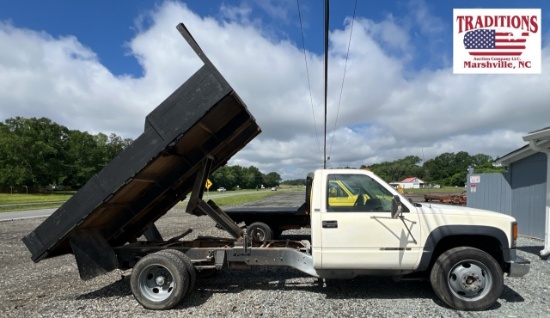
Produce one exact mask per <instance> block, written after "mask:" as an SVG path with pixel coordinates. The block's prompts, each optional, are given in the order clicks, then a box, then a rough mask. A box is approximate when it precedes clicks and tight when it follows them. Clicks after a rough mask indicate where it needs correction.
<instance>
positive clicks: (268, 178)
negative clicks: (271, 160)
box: [263, 172, 281, 188]
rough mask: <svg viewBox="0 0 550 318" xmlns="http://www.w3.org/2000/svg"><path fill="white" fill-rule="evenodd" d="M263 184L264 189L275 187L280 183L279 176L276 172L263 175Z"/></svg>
mask: <svg viewBox="0 0 550 318" xmlns="http://www.w3.org/2000/svg"><path fill="white" fill-rule="evenodd" d="M263 183H264V185H265V186H266V187H269V188H271V187H276V186H278V185H279V184H280V183H281V176H280V175H279V174H278V173H277V172H270V173H268V174H266V175H264V178H263Z"/></svg>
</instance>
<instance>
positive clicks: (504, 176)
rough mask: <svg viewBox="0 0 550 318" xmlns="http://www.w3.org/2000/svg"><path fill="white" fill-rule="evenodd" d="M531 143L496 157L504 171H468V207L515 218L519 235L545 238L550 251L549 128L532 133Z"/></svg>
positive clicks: (530, 134)
mask: <svg viewBox="0 0 550 318" xmlns="http://www.w3.org/2000/svg"><path fill="white" fill-rule="evenodd" d="M523 140H524V141H526V142H528V144H527V145H525V146H524V147H522V148H519V149H517V150H514V151H512V152H510V153H508V154H506V155H504V156H502V157H500V158H498V159H497V160H495V165H496V166H502V167H508V171H507V172H505V173H488V174H473V173H469V174H468V180H467V189H468V206H469V207H473V208H483V209H489V210H493V211H497V212H502V213H506V214H509V215H512V216H513V217H515V218H516V219H517V220H518V222H519V225H520V234H522V235H526V236H530V237H535V238H540V239H543V240H544V249H543V250H541V251H540V254H541V255H542V256H545V255H548V254H550V238H549V232H550V182H549V181H550V160H548V157H549V156H550V127H546V128H543V129H540V130H536V131H533V132H530V133H529V134H527V135H526V136H524V137H523Z"/></svg>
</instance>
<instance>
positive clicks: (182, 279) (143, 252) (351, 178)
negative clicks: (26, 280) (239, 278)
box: [23, 24, 529, 310]
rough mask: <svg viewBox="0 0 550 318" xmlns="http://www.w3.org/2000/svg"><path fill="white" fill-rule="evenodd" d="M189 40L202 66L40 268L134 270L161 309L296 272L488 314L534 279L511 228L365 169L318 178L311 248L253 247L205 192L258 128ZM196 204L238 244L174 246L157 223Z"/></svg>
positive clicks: (85, 199)
mask: <svg viewBox="0 0 550 318" xmlns="http://www.w3.org/2000/svg"><path fill="white" fill-rule="evenodd" d="M178 30H179V31H180V33H181V34H182V35H183V37H184V38H185V39H186V40H187V42H188V43H189V44H190V46H191V47H192V48H193V49H194V50H195V52H196V53H197V55H198V56H199V57H200V58H201V59H202V61H203V62H204V66H203V67H201V68H200V69H199V70H198V71H197V72H196V73H195V74H194V75H193V76H192V77H191V78H190V79H188V80H187V81H186V82H185V83H184V84H182V85H181V86H180V87H179V88H178V89H177V90H176V91H175V92H174V93H173V94H172V95H171V96H169V97H168V98H167V99H166V100H165V101H164V102H163V103H161V104H160V105H159V106H158V107H157V108H156V109H154V110H153V111H152V112H151V113H150V114H149V115H148V116H147V117H146V120H145V127H144V132H143V134H142V135H141V136H139V137H138V138H137V139H136V140H135V141H134V143H133V144H132V145H130V146H129V147H128V148H126V149H125V150H124V151H123V152H122V153H121V154H120V155H119V156H118V157H116V158H115V159H114V160H113V161H112V162H110V163H109V164H108V165H107V166H105V168H104V169H103V170H101V171H100V172H99V173H98V174H97V175H95V176H94V177H93V178H92V179H90V180H89V181H88V182H87V183H86V185H85V186H84V187H83V188H82V189H80V190H79V191H78V192H77V193H76V194H75V195H74V196H73V197H72V198H71V199H70V200H68V201H67V202H66V203H65V204H64V205H62V206H61V207H60V208H59V209H58V210H56V211H55V212H54V213H53V214H52V215H51V216H50V217H48V218H47V219H46V220H44V222H43V223H42V224H40V225H39V226H38V227H37V228H36V229H35V230H34V231H33V232H31V233H30V234H29V235H27V236H25V237H24V238H23V242H24V243H25V245H26V246H27V248H28V249H29V251H30V252H31V257H32V259H33V260H34V261H35V262H38V261H42V260H46V259H48V258H50V257H55V256H58V255H63V254H67V253H72V254H74V256H75V259H76V263H77V266H78V270H79V274H80V277H81V278H82V279H90V278H93V277H96V276H98V275H101V274H104V273H106V272H109V271H112V270H115V269H122V270H127V269H132V273H131V278H130V285H131V290H132V292H133V294H134V296H135V298H136V300H137V301H138V302H139V303H140V304H141V305H143V306H144V307H145V308H149V309H169V308H172V307H174V306H175V305H177V304H178V303H180V302H181V301H185V298H186V297H187V296H188V295H189V294H191V293H192V292H193V290H194V287H195V283H196V279H195V278H196V275H197V273H201V274H203V275H208V274H210V273H213V272H215V271H219V270H224V269H242V270H247V269H249V268H252V267H256V266H285V267H291V268H295V269H297V270H299V271H301V272H303V273H304V274H307V275H311V276H314V277H319V278H324V279H331V278H337V279H345V278H353V277H356V276H359V275H388V276H394V277H398V278H399V277H403V278H419V279H429V280H430V281H431V284H432V286H433V289H434V291H435V293H436V294H437V296H438V297H439V298H441V299H442V300H443V301H444V302H445V303H446V304H447V305H449V306H450V307H452V308H456V309H460V310H484V309H487V308H489V307H490V306H492V305H493V304H494V303H495V301H496V300H497V298H498V297H499V296H500V294H501V292H502V290H503V284H504V278H505V274H506V275H508V276H523V275H525V274H526V273H527V272H528V271H529V261H527V260H525V259H523V258H521V257H519V256H517V255H516V239H517V223H516V221H515V220H514V219H513V218H512V217H510V216H507V215H504V214H499V213H494V212H489V211H481V210H474V209H468V208H464V207H456V206H442V205H435V204H430V203H422V204H415V203H411V202H410V201H408V200H407V199H405V198H404V197H403V196H401V195H400V194H399V193H398V192H397V191H396V190H395V189H393V188H392V187H391V186H390V185H388V184H387V183H386V182H384V181H383V180H381V179H380V178H378V177H377V176H376V175H374V174H373V173H372V172H370V171H366V170H355V169H346V170H330V169H329V170H318V171H316V172H315V173H314V178H313V179H312V181H311V182H310V183H309V186H308V187H307V198H306V204H305V207H304V209H305V210H304V211H305V212H304V213H306V214H307V215H308V216H309V218H310V226H311V240H307V241H306V240H304V241H290V240H284V241H278V240H269V241H267V242H264V241H262V240H255V239H254V236H249V235H247V234H246V233H245V231H243V229H241V228H240V227H239V226H238V225H237V224H236V223H235V222H234V221H233V220H232V219H231V218H230V217H229V216H227V214H225V213H224V211H223V210H221V209H220V208H219V207H218V206H216V204H215V203H214V202H213V201H212V200H210V201H208V202H205V201H204V200H203V193H204V184H205V182H206V180H207V178H208V176H209V175H210V174H211V173H212V172H213V171H215V170H216V169H217V168H219V167H220V166H222V165H224V164H225V163H226V162H227V161H228V160H229V159H230V158H231V156H232V155H234V154H235V153H236V152H238V151H239V150H240V149H241V148H243V147H244V146H245V145H246V144H247V143H248V142H249V141H251V140H252V139H253V138H254V137H255V136H256V135H258V134H259V133H260V128H259V127H258V125H257V124H256V122H255V119H254V117H253V116H252V115H251V114H250V113H249V112H248V110H247V107H246V106H245V104H244V103H243V101H242V100H241V99H240V98H239V96H238V95H237V93H236V92H235V91H234V90H233V89H232V88H231V86H230V85H229V84H228V83H227V82H226V81H225V79H224V78H223V77H222V76H221V74H220V73H219V72H218V71H217V69H216V68H215V67H214V65H213V64H212V63H211V62H210V61H209V60H208V58H207V57H206V55H205V54H204V53H203V52H202V50H201V49H200V47H199V46H198V44H197V43H196V42H195V40H194V39H193V37H192V36H191V34H190V33H189V32H188V31H187V29H186V28H185V26H184V25H183V24H180V25H178ZM335 184H336V185H342V186H343V185H345V187H346V188H348V189H352V190H353V193H354V195H353V200H350V198H347V199H346V200H339V199H338V198H335V197H334V196H333V193H332V187H333V186H334V185H335ZM189 194H191V196H190V198H189V202H188V204H187V208H186V209H187V210H186V211H187V212H188V213H190V214H193V215H197V216H201V215H208V216H209V217H211V218H212V219H213V220H215V221H216V223H217V224H218V225H219V226H220V227H221V228H223V229H224V230H226V231H227V232H228V233H229V234H230V236H231V237H232V238H228V237H220V238H215V237H199V238H197V239H195V240H188V241H185V240H184V238H185V236H186V235H187V234H188V233H189V231H184V232H183V233H182V234H181V235H178V236H175V237H172V238H169V239H164V238H163V237H162V235H161V234H160V232H159V231H158V229H157V228H156V226H155V221H157V220H158V219H159V218H161V217H162V216H163V215H164V214H166V212H167V211H168V210H170V209H171V208H172V207H173V206H174V205H175V204H177V203H178V202H180V201H182V200H183V199H184V198H186V196H188V195H189Z"/></svg>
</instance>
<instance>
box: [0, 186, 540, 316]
mask: <svg viewBox="0 0 550 318" xmlns="http://www.w3.org/2000/svg"><path fill="white" fill-rule="evenodd" d="M266 200H269V201H264V202H263V203H264V204H274V205H277V204H286V205H294V204H296V205H298V204H299V202H300V201H302V200H303V198H302V195H301V194H300V195H298V194H286V193H279V194H277V195H276V196H274V197H271V198H269V199H266ZM277 201H279V202H280V203H277ZM281 202H282V203H281ZM42 221H43V218H40V219H27V220H17V221H6V222H0V242H2V243H1V244H2V246H1V248H0V270H1V272H0V273H1V275H2V279H1V281H0V287H1V289H0V290H1V291H0V316H2V317H42V316H44V317H167V316H168V317H189V316H195V317H259V316H261V317H550V305H549V304H550V264H549V262H548V260H542V259H540V257H539V256H538V251H539V250H540V249H542V244H543V243H542V242H541V241H538V240H532V239H527V238H520V240H519V249H520V251H519V254H520V255H521V256H524V257H527V258H528V259H530V260H531V262H532V266H531V272H530V273H529V274H528V275H527V276H525V277H523V278H506V279H505V284H506V286H505V288H504V293H503V294H502V296H501V298H500V299H499V300H498V303H497V304H496V305H495V306H494V307H493V308H491V309H490V310H488V311H484V312H474V313H471V312H459V311H455V310H452V309H449V308H447V307H445V305H443V303H442V302H441V301H439V300H438V299H437V297H436V296H435V294H434V292H433V291H432V289H431V286H430V283H429V282H418V281H401V282H394V281H393V280H392V279H391V278H384V277H361V278H357V279H354V280H330V281H328V282H326V283H324V282H322V281H319V280H317V279H316V278H313V277H308V276H304V274H302V273H300V272H298V271H296V270H292V269H286V268H258V269H254V270H241V271H239V270H233V271H222V272H221V273H220V274H218V275H217V276H215V277H212V278H208V279H202V280H199V281H197V286H196V288H195V291H194V293H193V294H192V295H191V297H190V298H189V299H187V301H184V302H183V303H181V304H180V305H178V306H176V308H175V309H173V310H169V311H161V312H158V311H150V310H145V309H143V308H142V307H141V306H140V305H139V304H138V303H137V301H135V300H134V297H133V296H132V293H131V291H130V286H129V279H128V275H129V272H122V271H114V272H111V273H109V274H107V275H104V276H101V277H97V278H94V279H92V280H89V281H82V280H80V278H79V276H78V269H77V268H76V263H75V260H74V257H73V256H72V255H65V256H60V257H56V258H52V259H47V260H44V261H41V262H40V263H38V264H35V263H33V262H32V261H31V259H30V253H29V252H28V251H27V249H26V247H25V246H24V245H23V243H22V242H21V239H22V237H23V236H24V235H27V234H28V233H30V232H31V231H32V230H33V229H34V228H35V227H36V226H38V225H39V224H40V223H41V222H42ZM157 225H158V227H159V229H160V230H161V232H162V234H163V235H164V236H165V237H167V238H168V237H171V236H175V235H177V234H180V233H181V232H183V231H185V230H186V229H188V228H190V227H191V228H193V230H194V232H193V233H192V234H191V235H190V237H189V238H190V239H191V238H193V237H192V236H193V235H195V236H196V235H197V234H200V235H216V236H226V234H225V233H224V232H223V231H221V230H218V229H216V228H215V227H214V224H213V221H211V220H210V219H209V218H208V217H205V216H204V217H195V216H192V215H188V214H186V213H185V212H184V208H183V207H182V206H176V207H175V208H174V209H172V210H171V211H170V212H169V213H168V214H167V215H166V216H164V217H163V218H161V220H159V221H158V222H157ZM307 234H308V231H307V230H300V231H292V232H291V231H287V232H285V233H284V234H283V236H284V237H287V238H300V239H304V238H307V237H308V235H307Z"/></svg>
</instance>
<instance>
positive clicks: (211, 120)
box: [23, 24, 260, 262]
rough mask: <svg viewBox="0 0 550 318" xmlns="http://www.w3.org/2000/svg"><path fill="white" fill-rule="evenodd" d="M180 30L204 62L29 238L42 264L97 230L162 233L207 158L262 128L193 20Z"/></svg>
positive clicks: (229, 151)
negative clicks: (198, 37)
mask: <svg viewBox="0 0 550 318" xmlns="http://www.w3.org/2000/svg"><path fill="white" fill-rule="evenodd" d="M177 28H178V30H179V31H180V33H181V34H182V36H183V37H184V38H185V40H186V41H187V42H188V43H189V45H190V46H191V47H192V48H193V50H194V51H195V53H196V54H197V55H198V56H199V57H200V58H201V60H202V61H203V63H204V65H203V66H202V67H201V68H200V69H199V70H198V71H197V72H196V73H195V74H193V76H191V77H190V78H189V79H188V80H187V81H186V82H185V83H183V84H182V85H181V86H180V87H179V88H178V89H177V90H176V91H175V92H174V93H172V95H170V96H169V97H168V98H167V99H166V100H165V101H163V102H162V103H161V104H160V105H159V106H158V107H156V108H155V109H154V110H153V111H152V112H151V113H150V114H149V115H148V116H147V117H146V119H145V129H144V132H143V134H141V135H140V136H139V137H138V138H137V139H136V140H135V141H134V142H133V143H132V144H131V145H130V146H129V147H128V148H126V149H125V150H124V151H123V152H122V153H121V154H120V155H119V156H118V157H116V158H115V159H113V160H112V161H111V162H110V163H109V164H108V165H107V166H105V167H104V168H103V169H102V170H101V171H100V172H99V173H98V174H97V175H95V176H94V177H93V178H91V179H90V180H89V181H88V182H87V183H86V185H84V187H82V188H81V189H80V190H79V191H78V192H77V193H76V194H75V195H74V196H73V197H72V198H71V199H70V200H68V201H67V202H66V203H65V204H63V206H61V207H60V208H59V209H58V210H57V211H55V212H54V213H53V214H52V215H51V216H50V217H48V218H47V219H46V220H45V221H44V222H43V223H42V224H41V225H39V226H38V227H37V228H36V229H35V230H34V231H33V232H32V233H30V234H29V235H27V236H25V237H24V238H23V242H24V243H25V245H26V246H27V248H28V249H29V251H30V252H31V254H32V259H33V260H34V261H35V262H38V261H40V260H42V259H44V258H48V257H52V256H56V255H61V254H65V253H70V252H74V250H75V248H77V249H78V248H79V246H86V244H78V242H79V241H80V242H82V240H86V238H87V237H88V236H90V235H91V236H93V237H94V238H91V239H90V240H88V241H89V242H102V243H98V244H108V245H109V246H120V245H123V244H125V243H127V242H134V241H136V240H137V239H138V238H139V237H140V236H141V235H143V234H144V233H149V235H151V236H155V232H156V231H155V230H156V228H155V227H154V222H155V221H156V220H157V219H159V218H160V217H161V216H163V215H164V214H166V212H167V211H168V210H170V209H171V208H172V207H173V206H174V205H175V204H176V203H178V202H179V201H181V200H183V199H184V198H185V197H186V195H187V194H188V193H189V192H190V191H191V189H192V187H193V183H194V182H195V179H196V176H197V174H198V172H200V169H201V167H202V166H203V165H202V163H203V161H204V159H205V158H207V157H209V158H213V160H212V164H211V166H210V167H209V168H210V172H212V171H214V170H216V168H218V167H220V166H222V165H223V164H225V163H226V162H227V161H228V160H229V159H230V158H231V157H232V156H233V155H234V154H235V153H236V152H238V151H239V150H240V149H241V148H243V147H244V146H245V145H246V144H247V143H248V142H249V141H250V140H252V139H253V138H254V137H255V136H256V135H258V134H259V133H260V128H259V127H258V125H257V124H256V122H255V119H254V117H253V116H252V115H251V114H250V113H249V112H248V110H247V107H246V105H245V104H244V103H243V101H242V100H241V99H240V98H239V96H238V95H237V93H236V92H235V91H234V90H233V88H232V87H231V86H230V85H229V83H227V81H226V80H225V79H224V78H223V76H222V75H221V74H220V73H219V72H218V70H217V69H216V68H215V67H214V65H213V64H212V63H211V62H210V60H209V59H208V58H207V57H206V55H205V54H204V53H203V52H202V50H201V49H200V47H199V46H198V44H197V43H196V42H195V40H194V39H193V37H192V36H191V34H190V33H189V32H188V31H187V29H186V28H185V26H184V25H183V24H180V25H178V26H177ZM146 231H148V232H146ZM151 233H153V234H151ZM156 233H158V232H156ZM96 238H99V240H98V239H96ZM71 246H72V247H71ZM94 250H101V249H100V248H98V247H97V246H96V247H95V248H94ZM84 254H86V253H84Z"/></svg>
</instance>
